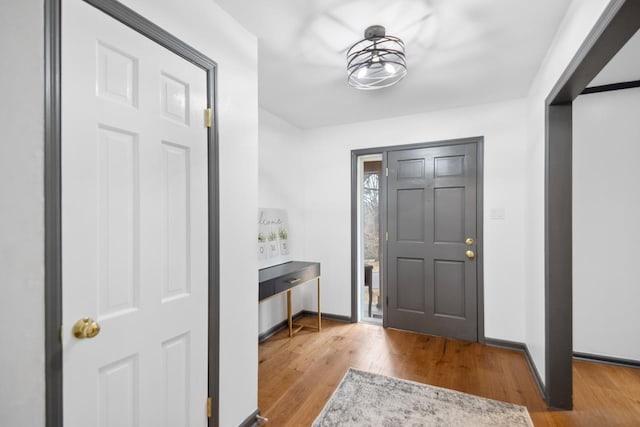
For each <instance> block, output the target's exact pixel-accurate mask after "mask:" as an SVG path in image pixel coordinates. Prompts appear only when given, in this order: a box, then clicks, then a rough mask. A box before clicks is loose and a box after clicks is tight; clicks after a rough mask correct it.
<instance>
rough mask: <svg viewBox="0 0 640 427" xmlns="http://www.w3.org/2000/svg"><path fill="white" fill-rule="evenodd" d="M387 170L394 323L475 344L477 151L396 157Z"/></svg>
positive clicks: (434, 150) (423, 151) (459, 148)
mask: <svg viewBox="0 0 640 427" xmlns="http://www.w3.org/2000/svg"><path fill="white" fill-rule="evenodd" d="M388 167H389V177H388V181H387V185H388V193H387V194H388V196H387V197H388V200H387V215H388V216H387V218H388V219H387V221H388V223H387V230H388V232H389V241H388V242H387V251H388V252H387V257H388V258H387V266H388V267H387V268H388V270H387V280H388V298H389V299H388V309H387V316H388V325H389V326H390V327H393V328H398V329H405V330H410V331H415V332H420V333H425V334H431V335H440V336H446V337H452V338H458V339H463V340H469V341H476V340H477V295H476V289H477V269H476V261H475V259H470V258H469V257H467V256H466V252H467V251H473V252H475V251H476V243H475V240H476V169H477V145H476V144H475V143H471V144H461V145H448V146H442V147H430V148H420V149H411V150H399V151H392V152H389V155H388ZM468 238H471V239H473V243H472V244H471V245H468V244H467V243H466V240H467V239H468Z"/></svg>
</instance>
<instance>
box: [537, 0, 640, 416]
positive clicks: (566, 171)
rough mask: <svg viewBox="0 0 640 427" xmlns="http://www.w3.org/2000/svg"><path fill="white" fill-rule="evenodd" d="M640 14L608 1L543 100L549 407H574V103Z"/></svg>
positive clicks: (623, 0) (626, 0) (633, 4)
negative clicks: (572, 190)
mask: <svg viewBox="0 0 640 427" xmlns="http://www.w3.org/2000/svg"><path fill="white" fill-rule="evenodd" d="M638 16H640V2H638V1H631V0H613V1H612V2H611V3H609V4H608V5H607V7H606V9H605V11H604V12H603V13H602V15H601V17H600V18H599V19H598V21H597V22H596V24H595V26H594V27H593V29H592V30H591V32H590V33H589V35H588V36H587V38H586V39H585V41H584V42H583V44H582V45H581V46H580V48H579V49H578V52H577V53H576V55H575V56H574V57H573V59H572V60H571V61H570V63H569V65H568V66H567V68H566V69H565V71H564V72H563V73H562V75H561V76H560V78H559V79H558V81H557V82H556V84H555V85H554V87H553V89H552V90H551V92H550V93H549V95H548V96H547V98H546V101H545V104H546V114H545V127H546V132H545V135H546V138H545V196H544V197H545V368H546V369H545V391H546V393H545V394H546V396H547V404H548V405H549V407H551V408H557V409H571V408H572V406H573V395H572V394H573V372H572V357H573V349H572V336H573V330H572V329H573V326H572V316H571V313H572V240H571V237H572V236H571V228H572V201H571V197H572V196H571V189H572V176H571V168H572V140H571V139H572V129H571V126H572V124H571V121H572V103H573V100H574V99H575V98H576V97H577V96H578V95H580V94H581V93H582V92H583V91H584V89H585V88H586V86H587V85H588V84H589V83H590V82H591V81H592V80H593V78H594V77H596V75H597V74H598V73H599V72H600V71H602V69H603V68H604V66H605V65H606V64H607V63H608V62H609V61H610V60H611V58H613V57H614V56H615V54H616V53H617V52H618V51H619V50H620V49H621V48H622V47H623V46H624V45H625V43H626V42H627V41H628V40H629V39H630V38H631V37H632V36H633V35H634V34H635V33H636V31H637V30H638V28H640V20H639V19H638V18H637V17H638Z"/></svg>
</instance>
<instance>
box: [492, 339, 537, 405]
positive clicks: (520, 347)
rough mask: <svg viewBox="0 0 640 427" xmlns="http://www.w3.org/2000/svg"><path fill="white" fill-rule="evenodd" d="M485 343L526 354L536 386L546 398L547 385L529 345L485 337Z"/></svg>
mask: <svg viewBox="0 0 640 427" xmlns="http://www.w3.org/2000/svg"><path fill="white" fill-rule="evenodd" d="M485 344H486V345H488V346H491V347H498V348H505V349H507V350H515V351H520V352H522V353H523V354H524V358H525V359H526V361H527V365H529V370H530V371H531V375H532V376H533V380H534V381H535V382H536V386H537V387H538V392H539V393H540V396H541V397H542V399H543V400H546V395H545V387H544V384H543V382H542V377H541V376H540V373H539V372H538V368H536V364H535V363H534V362H533V357H532V356H531V353H530V352H529V347H528V346H527V344H525V343H522V342H517V341H508V340H501V339H497V338H485Z"/></svg>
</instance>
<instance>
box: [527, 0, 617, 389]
mask: <svg viewBox="0 0 640 427" xmlns="http://www.w3.org/2000/svg"><path fill="white" fill-rule="evenodd" d="M609 2H610V0H590V1H582V0H574V1H573V2H572V3H571V5H570V6H569V9H568V10H567V14H566V16H565V17H564V19H563V21H562V23H561V24H560V28H559V30H558V32H557V34H556V36H555V38H554V41H553V43H552V45H551V47H550V48H549V51H548V52H547V55H546V57H545V59H544V61H543V63H542V64H541V66H540V70H539V71H538V73H537V75H536V78H535V80H534V82H533V84H532V85H531V90H530V92H529V96H528V99H527V149H526V159H527V164H526V177H527V178H526V187H525V191H526V194H527V197H526V209H525V212H526V217H525V221H526V222H525V227H526V234H525V236H524V237H525V247H524V250H525V252H524V253H525V254H526V259H527V263H526V271H525V273H526V274H525V277H526V283H525V298H526V305H525V312H524V313H525V330H526V339H525V342H526V344H527V346H528V347H529V351H530V352H531V355H532V357H533V360H534V363H535V365H536V367H537V369H538V372H539V373H540V376H541V377H542V380H543V381H544V380H545V372H546V369H545V356H544V355H545V336H544V328H545V323H544V322H545V320H544V319H545V306H544V142H545V116H544V114H545V98H546V97H547V96H548V95H549V93H550V92H551V89H552V88H553V86H554V85H555V83H556V82H557V81H558V79H559V78H560V75H561V74H562V72H563V71H564V70H565V69H566V67H567V65H569V62H570V61H571V59H572V58H573V56H574V55H575V53H576V52H577V51H578V49H579V47H580V45H581V44H582V43H583V42H584V40H585V39H586V37H587V35H588V34H589V32H590V31H591V29H592V28H593V26H594V25H595V23H596V21H597V20H598V18H599V17H600V15H601V14H602V12H603V10H604V9H605V7H606V6H607V5H608V4H609Z"/></svg>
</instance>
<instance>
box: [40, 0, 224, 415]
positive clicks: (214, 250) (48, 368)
mask: <svg viewBox="0 0 640 427" xmlns="http://www.w3.org/2000/svg"><path fill="white" fill-rule="evenodd" d="M84 1H85V2H86V3H88V4H90V5H92V6H94V7H95V8H97V9H98V10H100V11H102V12H104V13H105V14H107V15H109V16H111V17H112V18H114V19H116V20H117V21H119V22H121V23H123V24H124V25H126V26H128V27H130V28H131V29H133V30H135V31H137V32H138V33H140V34H142V35H143V36H145V37H147V38H149V39H150V40H152V41H154V42H156V43H158V44H159V45H161V46H163V47H165V48H166V49H168V50H170V51H171V52H173V53H175V54H176V55H178V56H180V57H182V58H184V59H185V60H187V61H189V62H190V63H192V64H194V65H196V66H198V67H199V68H201V69H203V70H204V71H205V72H206V75H207V77H206V78H207V91H208V94H207V106H208V107H209V108H211V109H212V110H213V117H212V126H211V127H210V128H209V133H208V198H209V200H208V207H209V218H208V220H209V223H208V225H209V301H208V304H209V319H208V323H209V336H208V352H209V354H208V371H209V380H208V388H209V395H210V396H211V398H212V400H213V408H214V410H213V416H212V417H211V418H210V419H209V426H211V427H214V426H217V425H218V424H219V412H220V411H219V406H220V404H219V388H220V385H219V384H220V371H219V358H220V339H219V337H220V319H219V315H220V286H219V283H220V267H219V258H220V257H219V253H220V249H219V184H218V183H219V179H218V175H219V160H218V145H219V144H218V138H219V136H218V109H217V104H216V102H217V64H216V62H215V61H213V60H211V59H210V58H208V57H207V56H206V55H204V54H202V53H200V52H199V51H197V50H195V49H193V48H192V47H190V46H189V45H187V44H186V43H184V42H182V41H181V40H179V39H178V38H176V37H174V36H173V35H171V34H170V33H168V32H166V31H165V30H163V29H162V28H160V27H159V26H157V25H155V24H154V23H152V22H151V21H149V20H147V19H146V18H144V17H142V16H141V15H139V14H137V13H136V12H134V11H133V10H131V9H129V8H128V7H126V6H124V5H123V4H121V3H119V2H117V1H115V0H84ZM60 4H61V0H45V54H44V58H45V218H46V223H45V320H46V323H45V360H46V362H45V381H46V397H45V399H46V422H47V427H62V425H63V414H62V408H63V402H62V395H63V392H62V379H63V372H62V346H61V343H60V340H59V336H60V335H59V334H60V330H59V329H60V325H61V324H62V280H61V253H62V252H61V225H60V218H61V215H60V212H61V207H60V192H61V189H60V173H61V168H60V164H61V159H60V143H61V136H60V127H61V115H60V100H61V91H60V70H61V60H60V48H61V46H60V43H61V15H60V10H61V7H60Z"/></svg>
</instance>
